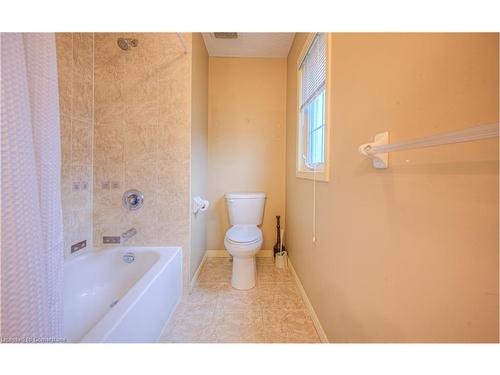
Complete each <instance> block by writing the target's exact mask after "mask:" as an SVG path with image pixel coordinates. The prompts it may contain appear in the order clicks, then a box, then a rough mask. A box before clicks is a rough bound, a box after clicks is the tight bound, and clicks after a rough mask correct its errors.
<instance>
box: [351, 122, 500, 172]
mask: <svg viewBox="0 0 500 375" xmlns="http://www.w3.org/2000/svg"><path fill="white" fill-rule="evenodd" d="M498 127H499V123H493V124H488V125H479V126H473V127H471V128H467V129H463V130H458V131H454V132H450V133H443V134H437V135H433V136H429V137H423V138H418V139H411V140H409V141H404V142H399V143H393V144H389V132H384V133H379V134H377V135H375V139H374V142H372V143H365V144H362V145H361V146H359V152H360V153H361V154H362V155H364V156H366V157H369V158H370V159H372V160H373V166H374V167H375V168H381V169H383V168H387V167H388V153H389V152H395V151H403V150H411V149H415V148H424V147H433V146H441V145H447V144H452V143H461V142H471V141H478V140H481V139H489V138H496V137H498V134H499V131H498Z"/></svg>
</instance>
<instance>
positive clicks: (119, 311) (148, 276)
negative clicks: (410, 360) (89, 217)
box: [66, 246, 182, 343]
mask: <svg viewBox="0 0 500 375" xmlns="http://www.w3.org/2000/svg"><path fill="white" fill-rule="evenodd" d="M127 252H133V253H141V252H142V253H145V252H153V253H157V254H158V255H159V256H158V259H156V260H155V262H154V263H153V265H152V266H151V268H149V269H148V270H147V271H146V272H145V273H144V274H143V275H142V276H141V277H140V278H139V279H138V280H137V282H136V283H135V284H133V286H132V287H131V288H130V289H129V290H128V291H127V292H126V293H125V295H124V296H123V297H122V298H121V299H120V300H119V301H118V303H117V304H116V305H115V306H113V308H112V309H110V310H109V311H108V312H106V314H105V315H104V316H103V317H102V319H100V320H99V321H98V322H97V323H96V324H95V325H94V326H93V327H92V328H91V329H90V330H89V331H87V332H86V333H85V335H84V336H83V337H82V338H81V339H80V340H79V341H78V342H80V343H102V342H105V341H106V339H107V338H108V336H109V335H110V334H111V333H112V332H113V330H114V329H115V328H116V327H117V326H118V325H119V324H120V323H121V321H122V320H123V319H124V317H125V316H126V315H127V313H128V312H129V311H130V310H131V309H132V308H134V306H135V305H136V304H137V303H138V302H139V300H140V299H141V297H142V296H143V295H144V294H145V293H146V292H147V290H148V289H149V287H150V286H151V285H152V284H153V283H154V281H155V280H156V279H157V278H158V277H159V276H160V275H161V273H162V272H163V271H164V270H165V268H167V267H168V266H169V264H170V263H171V262H172V261H173V259H174V258H175V256H176V255H177V254H179V253H180V259H181V262H182V248H181V247H180V246H154V247H147V246H136V247H134V246H116V247H113V248H110V249H105V250H99V251H93V252H88V253H85V254H82V255H81V256H79V257H74V258H71V259H68V260H67V261H66V262H67V263H73V262H78V261H83V260H84V259H85V258H88V257H94V256H97V257H98V256H104V255H107V254H110V253H123V254H124V253H127ZM181 294H182V291H181ZM160 334H161V332H159V333H158V337H159V336H160Z"/></svg>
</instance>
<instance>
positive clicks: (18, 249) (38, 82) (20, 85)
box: [0, 33, 63, 342]
mask: <svg viewBox="0 0 500 375" xmlns="http://www.w3.org/2000/svg"><path fill="white" fill-rule="evenodd" d="M1 51H2V56H1V124H2V130H1V147H2V149H1V157H2V160H1V166H2V171H1V188H2V190H1V217H2V223H1V233H2V238H1V245H2V247H1V257H0V261H1V265H0V269H1V277H0V280H1V284H0V288H1V309H0V311H1V315H0V319H1V325H0V328H1V331H0V336H1V340H2V342H59V341H62V338H63V332H62V326H63V320H62V318H63V316H62V314H63V310H62V281H63V228H62V209H61V189H60V166H61V156H60V132H59V98H58V88H57V62H56V47H55V35H54V34H53V33H39V34H38V33H37V34H35V33H23V34H20V33H2V35H1Z"/></svg>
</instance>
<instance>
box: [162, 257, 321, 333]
mask: <svg viewBox="0 0 500 375" xmlns="http://www.w3.org/2000/svg"><path fill="white" fill-rule="evenodd" d="M231 267H232V263H231V261H230V259H229V258H208V259H207V261H206V262H205V264H204V265H203V268H202V270H201V272H200V275H199V278H198V282H197V284H196V286H195V288H194V289H193V292H192V293H191V294H190V295H187V296H185V297H184V298H183V299H182V301H181V302H180V303H179V306H178V307H177V309H176V311H175V313H174V315H173V316H172V318H171V320H170V322H169V324H168V326H167V327H166V328H165V331H164V333H163V335H162V338H161V340H160V341H161V342H178V343H181V342H182V343H224V342H226V343H317V342H320V340H319V337H318V334H317V333H316V330H315V328H314V325H313V322H312V320H311V318H310V316H309V313H308V311H307V309H306V307H305V305H304V302H303V300H302V297H301V296H300V292H299V290H298V288H297V285H296V283H295V281H294V280H293V277H292V275H291V273H290V271H288V270H286V271H285V270H279V269H277V268H276V267H275V266H274V264H273V259H272V258H257V285H256V286H255V288H253V289H251V290H248V291H241V290H237V289H233V288H232V287H231Z"/></svg>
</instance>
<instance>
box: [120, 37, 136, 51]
mask: <svg viewBox="0 0 500 375" xmlns="http://www.w3.org/2000/svg"><path fill="white" fill-rule="evenodd" d="M116 43H117V44H118V47H120V48H121V49H122V50H124V51H127V50H129V49H130V47H137V45H138V44H139V41H138V40H137V39H130V38H118V40H117V41H116Z"/></svg>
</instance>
